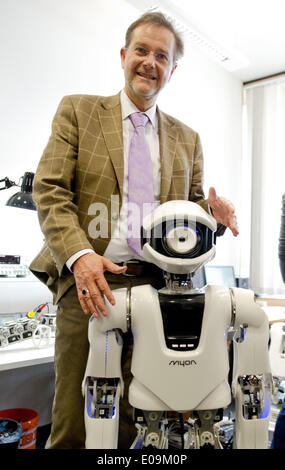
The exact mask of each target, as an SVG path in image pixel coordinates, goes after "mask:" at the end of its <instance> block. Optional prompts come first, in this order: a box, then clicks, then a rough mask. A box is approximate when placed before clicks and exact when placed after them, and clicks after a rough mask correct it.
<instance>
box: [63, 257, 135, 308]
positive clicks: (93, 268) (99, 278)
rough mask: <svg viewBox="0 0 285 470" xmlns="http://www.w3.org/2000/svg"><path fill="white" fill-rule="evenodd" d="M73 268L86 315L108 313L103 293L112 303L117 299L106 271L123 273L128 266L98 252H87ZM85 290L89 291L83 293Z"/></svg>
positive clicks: (79, 296)
mask: <svg viewBox="0 0 285 470" xmlns="http://www.w3.org/2000/svg"><path fill="white" fill-rule="evenodd" d="M72 269H73V274H74V277H75V282H76V287H77V293H78V298H79V301H80V304H81V307H82V309H83V311H84V313H85V314H86V315H88V314H89V313H92V314H93V315H94V316H95V317H99V315H100V314H102V315H107V308H106V305H105V303H104V300H103V298H102V294H104V295H105V296H106V298H107V299H108V300H109V302H110V303H111V304H112V305H114V304H115V299H114V296H113V294H112V291H111V289H110V287H109V285H108V283H107V281H106V279H105V277H104V272H105V271H110V272H111V273H114V274H121V273H122V272H124V271H125V270H126V269H127V268H126V266H118V265H117V264H114V263H112V261H110V260H108V259H107V258H104V257H103V256H100V255H97V254H96V253H87V254H86V255H83V256H81V257H80V258H78V259H77V260H76V261H75V262H74V263H73V265H72ZM84 290H86V291H87V292H86V294H85V295H84V294H83V293H82V291H84Z"/></svg>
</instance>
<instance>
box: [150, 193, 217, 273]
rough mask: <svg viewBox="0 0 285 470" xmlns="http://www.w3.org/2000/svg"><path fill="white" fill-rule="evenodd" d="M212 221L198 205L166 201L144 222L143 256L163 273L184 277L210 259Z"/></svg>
mask: <svg viewBox="0 0 285 470" xmlns="http://www.w3.org/2000/svg"><path fill="white" fill-rule="evenodd" d="M216 228H217V225H216V221H215V219H214V218H213V217H212V216H210V215H209V214H208V213H207V212H205V211H204V209H202V207H200V206H199V205H198V204H195V203H193V202H190V201H169V202H166V203H165V204H162V205H161V206H159V207H157V208H156V209H155V210H154V211H153V213H152V214H149V215H148V216H147V217H145V218H144V221H143V227H142V248H143V256H144V258H145V259H146V260H147V261H150V262H152V263H154V264H156V265H157V266H159V267H161V268H162V269H163V270H165V271H168V272H172V273H181V274H182V273H187V272H192V271H195V270H196V269H198V268H199V267H200V266H202V264H204V263H205V262H206V261H209V260H210V259H212V258H213V256H214V254H215V248H214V232H215V231H216Z"/></svg>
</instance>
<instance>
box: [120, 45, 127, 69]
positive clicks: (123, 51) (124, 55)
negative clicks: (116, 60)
mask: <svg viewBox="0 0 285 470" xmlns="http://www.w3.org/2000/svg"><path fill="white" fill-rule="evenodd" d="M120 55H121V65H122V69H123V68H124V65H125V58H126V54H125V48H124V47H122V48H121V50H120Z"/></svg>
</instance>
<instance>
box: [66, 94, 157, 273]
mask: <svg viewBox="0 0 285 470" xmlns="http://www.w3.org/2000/svg"><path fill="white" fill-rule="evenodd" d="M120 99H121V109H122V122H123V146H124V180H123V195H122V206H121V211H120V214H118V215H117V216H116V215H112V217H113V221H114V217H115V218H116V217H117V219H118V221H117V224H116V226H115V228H114V231H113V234H112V237H111V240H110V243H109V244H108V246H107V248H106V250H105V253H104V256H105V257H106V258H108V259H110V260H111V261H113V262H114V263H119V262H121V261H128V260H130V259H141V258H140V257H139V256H138V255H137V254H136V253H135V252H134V251H133V250H132V249H131V248H130V247H129V246H128V244H127V215H128V159H129V147H130V142H131V138H132V135H133V132H134V127H133V125H132V123H131V120H130V119H129V117H128V116H129V115H130V114H132V113H135V112H139V109H138V108H137V107H136V106H135V104H134V103H133V102H132V101H131V100H130V99H129V98H128V96H127V95H126V93H125V91H124V90H122V92H121V95H120ZM145 114H147V116H148V117H149V122H148V123H147V125H146V128H145V134H146V139H147V142H148V145H149V148H150V154H151V160H152V170H153V188H154V198H155V206H157V205H159V204H160V153H159V136H158V118H157V113H156V105H154V106H152V107H151V108H150V109H148V110H147V111H145ZM90 252H92V250H90V249H86V250H80V251H78V252H77V253H75V254H74V255H73V256H71V258H69V259H68V260H67V262H66V264H67V267H68V268H69V269H71V266H72V264H73V263H74V261H76V259H78V258H79V257H80V256H82V255H84V254H86V253H90ZM93 252H94V251H93Z"/></svg>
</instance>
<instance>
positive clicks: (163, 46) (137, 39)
mask: <svg viewBox="0 0 285 470" xmlns="http://www.w3.org/2000/svg"><path fill="white" fill-rule="evenodd" d="M174 51H175V38H174V35H173V34H172V32H171V31H169V30H168V29H167V28H165V27H163V26H157V25H153V24H143V25H140V26H138V27H137V28H136V29H135V30H134V31H133V33H132V36H131V41H130V44H129V47H128V48H127V49H125V48H122V49H121V63H122V68H123V69H124V73H125V91H126V93H127V95H128V97H129V98H130V99H131V100H132V101H133V102H134V103H135V104H136V106H137V107H138V108H139V109H140V110H141V111H146V110H147V109H148V108H150V107H151V106H153V104H154V103H155V101H156V98H157V95H158V94H159V92H160V90H161V89H162V88H163V87H164V85H165V84H166V83H167V82H168V81H169V80H170V77H171V75H172V74H173V72H174V70H175V68H176V65H175V64H174Z"/></svg>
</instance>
